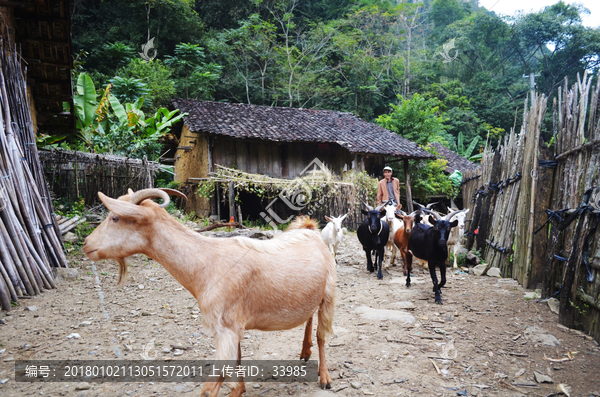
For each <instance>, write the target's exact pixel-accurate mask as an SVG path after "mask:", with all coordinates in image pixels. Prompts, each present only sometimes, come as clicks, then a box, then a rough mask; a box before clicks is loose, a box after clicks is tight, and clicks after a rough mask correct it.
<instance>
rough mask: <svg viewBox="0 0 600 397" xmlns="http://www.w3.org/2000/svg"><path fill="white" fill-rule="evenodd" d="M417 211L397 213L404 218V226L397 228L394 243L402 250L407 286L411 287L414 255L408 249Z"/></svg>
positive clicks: (397, 215) (399, 217) (400, 217)
mask: <svg viewBox="0 0 600 397" xmlns="http://www.w3.org/2000/svg"><path fill="white" fill-rule="evenodd" d="M415 214H416V211H415V212H412V213H410V214H409V215H401V214H396V217H397V218H398V219H401V220H402V223H403V224H402V226H401V227H400V228H399V229H398V230H396V233H395V234H394V244H395V245H396V247H398V249H399V250H400V255H402V261H403V262H404V275H405V276H406V286H407V287H410V272H411V271H412V259H413V255H412V253H411V252H410V251H409V250H408V240H409V239H410V233H411V232H412V228H413V225H414V222H415Z"/></svg>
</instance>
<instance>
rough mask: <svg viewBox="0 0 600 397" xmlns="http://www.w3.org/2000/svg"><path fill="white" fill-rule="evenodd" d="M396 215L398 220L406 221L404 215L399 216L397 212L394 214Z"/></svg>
mask: <svg viewBox="0 0 600 397" xmlns="http://www.w3.org/2000/svg"><path fill="white" fill-rule="evenodd" d="M394 215H396V218H398V219H401V220H404V215H402V214H398V213H396V212H394Z"/></svg>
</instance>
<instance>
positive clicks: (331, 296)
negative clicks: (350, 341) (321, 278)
mask: <svg viewBox="0 0 600 397" xmlns="http://www.w3.org/2000/svg"><path fill="white" fill-rule="evenodd" d="M326 266H327V284H326V285H325V295H324V297H323V301H322V302H321V306H320V307H319V323H318V325H317V337H319V338H321V339H323V340H325V339H326V338H327V336H329V335H333V317H334V314H335V285H336V278H337V276H336V271H335V260H334V259H333V257H332V256H329V258H327V264H326Z"/></svg>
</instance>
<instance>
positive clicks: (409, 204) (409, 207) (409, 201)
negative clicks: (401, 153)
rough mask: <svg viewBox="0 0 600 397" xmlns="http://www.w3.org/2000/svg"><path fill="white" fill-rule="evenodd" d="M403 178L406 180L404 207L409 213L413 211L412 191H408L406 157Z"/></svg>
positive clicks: (408, 181) (408, 178)
mask: <svg viewBox="0 0 600 397" xmlns="http://www.w3.org/2000/svg"><path fill="white" fill-rule="evenodd" d="M404 180H405V181H406V186H405V187H406V208H407V212H408V213H409V214H410V213H411V212H413V200H412V192H411V191H410V172H408V159H404Z"/></svg>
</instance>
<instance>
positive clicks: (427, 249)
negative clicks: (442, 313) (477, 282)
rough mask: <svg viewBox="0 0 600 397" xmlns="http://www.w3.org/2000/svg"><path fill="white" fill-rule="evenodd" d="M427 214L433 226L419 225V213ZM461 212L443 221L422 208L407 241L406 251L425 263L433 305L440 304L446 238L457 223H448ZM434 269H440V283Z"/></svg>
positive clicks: (453, 212) (443, 281)
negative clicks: (426, 264) (432, 294)
mask: <svg viewBox="0 0 600 397" xmlns="http://www.w3.org/2000/svg"><path fill="white" fill-rule="evenodd" d="M422 211H423V212H426V213H429V214H430V215H429V222H430V223H431V224H432V225H433V226H429V225H425V224H423V223H420V222H419V221H420V217H421V212H422ZM463 211H464V210H461V211H452V212H451V213H449V214H448V215H447V216H446V217H445V219H444V218H442V217H441V216H439V215H438V214H437V213H435V212H433V211H430V210H429V209H427V208H422V209H421V210H419V212H418V213H417V216H416V218H415V221H416V224H415V225H414V226H413V230H412V233H411V234H410V239H409V240H408V249H409V250H410V251H412V253H413V255H414V256H416V257H417V258H419V259H421V260H422V261H427V262H428V265H429V273H430V274H431V281H432V282H433V292H434V293H435V303H439V304H440V305H441V304H442V297H441V296H440V295H441V293H442V291H441V288H442V287H443V286H444V285H445V284H446V259H447V258H448V236H449V235H450V230H451V229H452V228H453V227H455V226H456V225H458V221H457V220H455V221H454V222H450V221H451V220H452V217H453V216H454V215H456V214H457V213H459V212H463ZM436 267H439V268H440V277H441V282H440V283H439V284H438V279H437V275H436V274H435V269H436Z"/></svg>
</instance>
